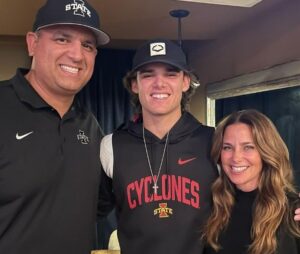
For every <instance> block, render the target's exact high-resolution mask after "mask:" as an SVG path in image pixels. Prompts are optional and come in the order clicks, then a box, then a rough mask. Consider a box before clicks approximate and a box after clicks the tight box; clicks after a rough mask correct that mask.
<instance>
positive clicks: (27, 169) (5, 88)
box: [0, 0, 109, 254]
mask: <svg viewBox="0 0 300 254" xmlns="http://www.w3.org/2000/svg"><path fill="white" fill-rule="evenodd" d="M26 40H27V46H28V52H29V55H30V56H32V65H31V68H30V70H25V69H18V70H17V73H16V75H15V76H14V77H13V78H12V79H11V80H8V81H4V82H1V84H0V103H1V106H0V117H1V119H2V121H1V125H0V253H3V254H4V253H6V254H20V253H26V254H38V253H43V254H65V253H72V254H87V253H90V250H91V249H93V241H94V235H95V234H94V232H95V220H96V208H97V204H96V202H97V198H98V194H97V193H98V187H99V181H100V179H99V178H100V177H99V175H100V161H99V158H98V156H96V155H97V154H99V147H100V139H101V132H100V128H99V126H98V124H97V121H96V120H95V118H94V117H93V116H92V114H91V113H90V112H88V111H86V110H85V109H84V108H82V107H81V105H79V103H78V102H77V101H76V100H74V97H75V95H76V93H77V92H78V91H80V89H82V87H84V86H85V84H86V83H87V82H88V80H89V79H90V77H91V75H92V72H93V68H94V61H95V56H96V54H97V47H98V46H99V45H102V44H105V43H107V42H108V41H109V37H108V35H107V34H105V33H104V32H102V31H101V30H100V25H99V17H98V14H97V12H96V11H95V10H94V9H93V8H92V7H91V6H90V5H89V4H88V3H87V2H85V1H83V0H81V1H73V0H49V1H47V3H46V4H45V5H44V6H43V7H42V8H41V9H40V10H39V11H38V13H37V16H36V20H35V23H34V26H33V32H28V33H27V36H26Z"/></svg>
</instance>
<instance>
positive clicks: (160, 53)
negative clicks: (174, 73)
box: [132, 39, 188, 71]
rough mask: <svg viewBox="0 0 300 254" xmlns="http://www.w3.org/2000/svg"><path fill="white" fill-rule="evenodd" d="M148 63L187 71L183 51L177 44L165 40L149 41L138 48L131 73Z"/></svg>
mask: <svg viewBox="0 0 300 254" xmlns="http://www.w3.org/2000/svg"><path fill="white" fill-rule="evenodd" d="M149 63H166V64H169V65H172V66H175V67H177V68H179V69H180V70H183V71H188V66H187V61H186V56H185V54H184V52H183V50H182V49H181V47H180V46H179V45H178V44H176V43H175V42H173V41H171V40H167V39H155V40H149V41H147V42H146V43H144V44H143V45H142V46H141V47H140V48H138V49H137V51H136V53H135V55H134V57H133V63H132V71H136V70H137V69H139V68H140V67H142V66H143V65H145V64H149Z"/></svg>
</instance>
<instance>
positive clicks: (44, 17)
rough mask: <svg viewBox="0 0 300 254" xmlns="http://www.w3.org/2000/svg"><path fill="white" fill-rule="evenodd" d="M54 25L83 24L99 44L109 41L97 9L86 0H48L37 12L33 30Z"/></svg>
mask: <svg viewBox="0 0 300 254" xmlns="http://www.w3.org/2000/svg"><path fill="white" fill-rule="evenodd" d="M54 25H76V26H83V27H86V28H88V29H90V30H91V31H92V32H93V33H94V35H95V37H96V39H97V46H100V45H103V44H106V43H108V42H109V36H108V35H107V34H106V33H105V32H103V31H101V30H100V19H99V15H98V13H97V11H96V10H95V9H94V8H93V7H92V6H91V5H90V4H89V3H88V2H87V1H84V0H78V1H74V0H48V1H47V2H46V4H45V5H44V6H42V7H41V8H40V9H39V10H38V12H37V15H36V18H35V22H34V24H33V31H38V30H40V29H42V28H46V27H50V26H54Z"/></svg>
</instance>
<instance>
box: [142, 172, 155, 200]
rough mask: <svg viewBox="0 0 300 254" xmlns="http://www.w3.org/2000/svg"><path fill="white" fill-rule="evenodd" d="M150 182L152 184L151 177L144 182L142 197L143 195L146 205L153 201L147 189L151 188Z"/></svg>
mask: <svg viewBox="0 0 300 254" xmlns="http://www.w3.org/2000/svg"><path fill="white" fill-rule="evenodd" d="M151 182H152V178H151V176H147V177H146V178H145V181H144V189H145V193H144V195H145V202H146V203H150V202H152V201H153V195H151V194H150V192H149V187H150V188H151V186H152V184H151Z"/></svg>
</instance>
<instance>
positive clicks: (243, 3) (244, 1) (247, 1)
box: [177, 0, 262, 7]
mask: <svg viewBox="0 0 300 254" xmlns="http://www.w3.org/2000/svg"><path fill="white" fill-rule="evenodd" d="M177 1H182V2H195V3H204V4H220V5H230V6H239V7H252V6H254V5H256V4H257V3H259V2H261V1H262V0H177Z"/></svg>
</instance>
